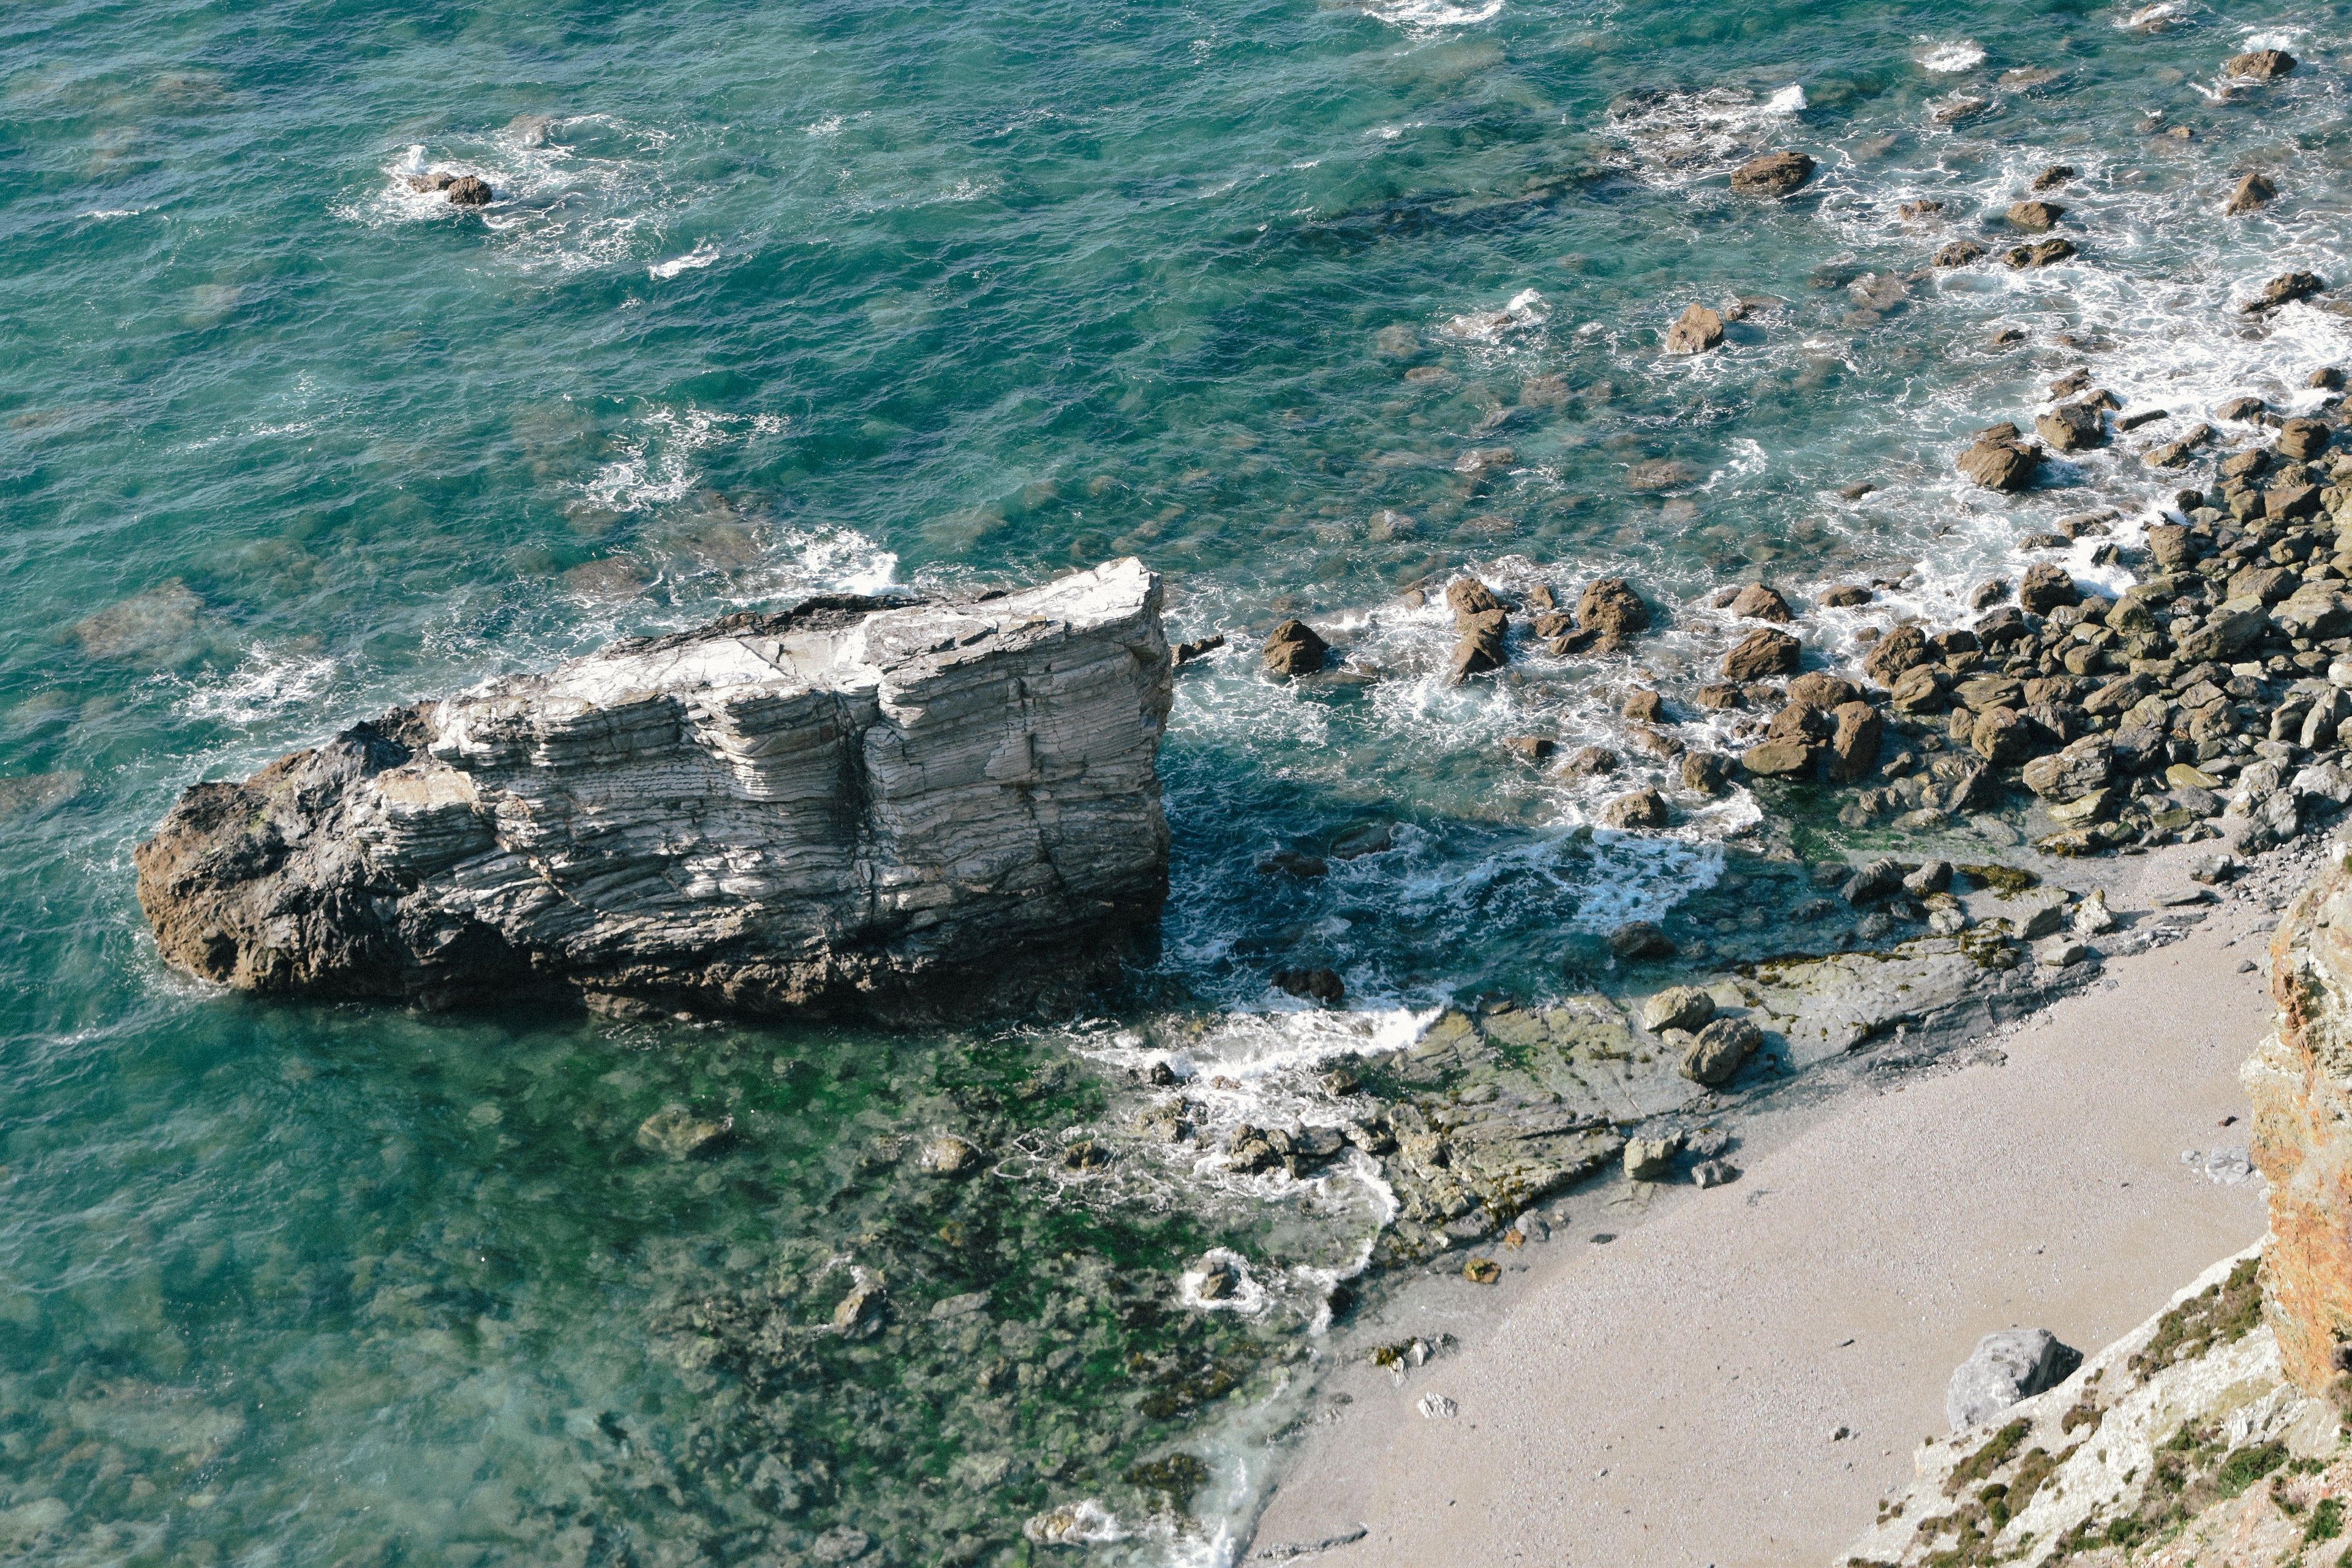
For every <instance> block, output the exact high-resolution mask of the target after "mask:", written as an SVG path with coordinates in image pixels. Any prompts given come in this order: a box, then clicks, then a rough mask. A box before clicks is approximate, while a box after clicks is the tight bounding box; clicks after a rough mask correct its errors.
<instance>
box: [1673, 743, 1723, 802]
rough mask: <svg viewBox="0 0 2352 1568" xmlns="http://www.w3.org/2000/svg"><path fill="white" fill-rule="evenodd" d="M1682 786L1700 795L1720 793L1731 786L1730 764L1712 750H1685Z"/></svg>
mask: <svg viewBox="0 0 2352 1568" xmlns="http://www.w3.org/2000/svg"><path fill="white" fill-rule="evenodd" d="M1683 787H1684V788H1685V789H1695V790H1696V791H1698V793H1699V794H1701V795H1721V794H1723V793H1724V791H1726V790H1727V789H1729V788H1730V787H1731V764H1730V763H1729V761H1728V760H1727V759H1726V758H1725V757H1723V756H1721V755H1720V754H1718V753H1717V752H1685V753H1684V755H1683Z"/></svg>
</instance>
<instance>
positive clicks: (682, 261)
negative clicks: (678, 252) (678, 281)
mask: <svg viewBox="0 0 2352 1568" xmlns="http://www.w3.org/2000/svg"><path fill="white" fill-rule="evenodd" d="M718 259H719V247H717V246H716V245H713V244H711V243H710V242H709V240H707V239H706V240H704V241H703V242H702V243H701V244H699V245H698V246H696V247H694V248H693V249H692V250H689V251H688V252H687V253H686V254H685V255H684V256H680V257H677V258H672V259H671V260H668V261H656V262H655V263H654V264H653V265H652V266H651V267H648V268H646V276H647V277H648V278H653V279H668V278H675V277H677V275H678V274H679V273H681V272H694V271H698V270H699V269H700V268H705V267H708V266H709V265H710V264H711V263H712V262H714V261H716V260H718Z"/></svg>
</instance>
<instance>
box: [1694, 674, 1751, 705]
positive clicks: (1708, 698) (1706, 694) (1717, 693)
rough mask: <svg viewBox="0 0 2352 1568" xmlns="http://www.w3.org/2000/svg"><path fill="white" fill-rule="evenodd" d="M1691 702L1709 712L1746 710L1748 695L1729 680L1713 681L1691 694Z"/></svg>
mask: <svg viewBox="0 0 2352 1568" xmlns="http://www.w3.org/2000/svg"><path fill="white" fill-rule="evenodd" d="M1691 700H1692V701H1694V702H1696V703H1697V704H1698V705H1699V706H1700V707H1702V708H1706V709H1708V710H1721V709H1725V708H1745V707H1747V706H1748V693H1747V692H1746V691H1744V690H1742V689H1740V688H1738V687H1737V686H1734V685H1732V684H1731V682H1729V681H1727V680H1712V681H1709V682H1707V684H1706V685H1705V686H1702V687H1700V688H1699V689H1697V690H1696V691H1695V692H1693V693H1692V694H1691Z"/></svg>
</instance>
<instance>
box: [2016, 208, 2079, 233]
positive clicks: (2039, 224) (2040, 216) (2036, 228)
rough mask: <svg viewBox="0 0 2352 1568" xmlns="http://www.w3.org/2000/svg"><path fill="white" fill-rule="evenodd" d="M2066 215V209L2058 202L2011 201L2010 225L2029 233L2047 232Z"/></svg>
mask: <svg viewBox="0 0 2352 1568" xmlns="http://www.w3.org/2000/svg"><path fill="white" fill-rule="evenodd" d="M2064 216H2066V209H2065V208H2064V207H2062V206H2060V205H2058V204H2057V203H2056V202H2011V204H2010V207H2009V226H2010V227H2011V228H2021V229H2023V230H2025V232H2026V233H2028V234H2047V233H2048V232H2049V231H2050V230H2051V229H2052V228H2053V227H2054V226H2056V225H2057V222H2058V220H2059V219H2060V218H2062V217H2064Z"/></svg>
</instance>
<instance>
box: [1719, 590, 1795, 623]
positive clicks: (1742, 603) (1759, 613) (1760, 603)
mask: <svg viewBox="0 0 2352 1568" xmlns="http://www.w3.org/2000/svg"><path fill="white" fill-rule="evenodd" d="M1731 613H1732V614H1733V615H1735V616H1748V617H1749V618H1751V619H1754V620H1759V621H1781V622H1788V621H1793V620H1795V619H1796V618H1797V615H1796V612H1795V611H1793V610H1791V609H1790V608H1789V601H1788V600H1786V599H1784V598H1782V597H1781V596H1780V594H1779V593H1778V592H1777V591H1776V590H1774V589H1771V588H1768V587H1766V586H1765V585H1764V584H1761V583H1750V584H1748V586H1746V587H1745V588H1742V589H1740V590H1739V593H1738V595H1737V596H1736V597H1735V598H1733V600H1732V601H1731Z"/></svg>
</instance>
